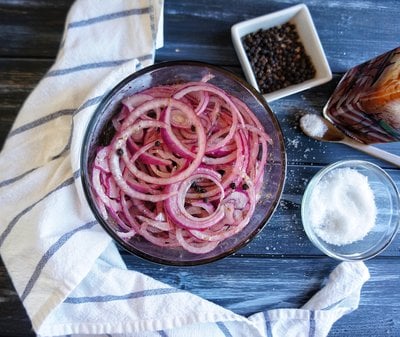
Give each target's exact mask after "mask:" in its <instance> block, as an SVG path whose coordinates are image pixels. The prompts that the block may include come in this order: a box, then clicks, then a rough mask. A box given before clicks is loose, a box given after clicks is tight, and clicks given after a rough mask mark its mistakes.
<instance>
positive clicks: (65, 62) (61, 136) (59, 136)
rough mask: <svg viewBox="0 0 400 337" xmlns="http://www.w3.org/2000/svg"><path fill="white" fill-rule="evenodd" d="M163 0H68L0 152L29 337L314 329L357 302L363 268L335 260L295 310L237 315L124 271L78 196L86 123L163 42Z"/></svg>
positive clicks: (1, 241) (3, 243)
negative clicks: (50, 60)
mask: <svg viewBox="0 0 400 337" xmlns="http://www.w3.org/2000/svg"><path fill="white" fill-rule="evenodd" d="M162 20H163V2H162V0H136V1H133V0H103V1H98V0H77V1H76V2H75V3H74V4H73V5H72V7H71V10H70V12H69V14H68V17H67V21H66V26H65V32H64V36H63V39H62V43H61V46H60V51H59V53H58V55H57V58H56V61H55V64H54V65H53V66H52V68H51V69H50V70H49V71H48V72H47V74H46V75H45V76H44V78H43V79H42V80H41V81H40V83H39V84H38V86H37V88H36V89H35V90H34V91H33V92H32V93H31V95H30V96H29V97H28V99H27V100H26V102H25V103H24V105H23V107H22V109H21V111H20V113H19V115H18V117H17V119H16V121H15V123H14V125H13V128H12V130H11V132H10V133H9V136H8V138H7V140H6V143H5V146H4V148H3V150H2V152H1V154H0V203H1V205H2V212H1V215H0V217H1V222H0V253H1V257H2V259H3V261H4V263H5V265H6V267H7V270H8V272H9V274H10V276H11V278H12V281H13V284H14V286H15V288H16V290H17V292H18V294H19V296H20V298H21V301H22V302H23V304H24V306H25V308H26V311H27V313H28V315H29V317H30V319H31V321H32V325H33V328H34V330H35V332H36V333H37V334H38V335H40V336H64V335H74V336H80V335H82V336H85V335H86V336H88V335H90V336H96V335H99V336H100V335H103V336H104V335H107V336H110V335H113V336H114V335H118V334H120V335H121V336H140V337H152V336H158V337H159V336H169V337H174V336H175V337H179V336H185V337H191V336H193V337H194V336H215V337H218V336H233V337H239V336H255V337H257V336H264V337H265V336H325V335H326V334H327V333H328V332H329V329H330V328H331V325H332V324H333V323H334V322H335V321H336V320H337V319H339V318H340V317H341V316H342V315H343V314H345V313H348V312H350V311H352V310H354V309H355V308H357V306H358V301H359V296H360V289H361V287H362V285H363V283H364V282H365V281H366V280H367V279H368V276H369V274H368V270H367V268H366V267H365V265H364V264H363V263H353V264H351V263H343V264H340V265H339V266H338V267H337V268H336V269H335V270H334V272H333V273H332V274H331V277H330V279H329V281H328V283H327V285H325V287H324V288H323V289H322V290H321V291H320V293H318V294H317V295H315V296H314V297H313V299H312V300H311V301H310V302H309V303H308V304H307V305H306V306H305V307H304V308H302V309H281V310H272V311H265V312H263V313H258V314H255V315H253V316H251V317H243V316H240V315H237V314H235V313H233V312H231V311H229V310H226V309H224V308H222V307H220V306H218V305H216V304H213V303H211V302H209V301H206V300H204V299H202V298H200V297H198V296H195V295H193V294H190V293H189V292H185V291H182V290H179V289H175V288H172V287H170V286H168V285H166V284H163V283H161V282H159V281H157V280H154V279H152V278H150V277H147V276H146V275H143V274H141V273H138V272H135V271H133V270H128V269H127V268H126V266H125V265H124V263H123V261H122V259H121V257H120V255H119V252H118V250H117V248H116V247H115V245H114V244H113V243H112V241H111V239H110V237H109V236H108V235H107V234H106V233H105V232H104V231H103V229H102V228H101V227H100V226H99V225H98V224H97V223H96V221H95V220H94V217H93V215H92V214H91V212H90V210H89V207H88V205H87V203H86V201H85V199H84V198H83V196H82V186H81V184H80V179H79V175H80V167H79V153H80V144H81V141H82V138H83V133H84V131H85V128H86V125H87V123H88V120H89V119H90V117H91V115H92V114H93V112H94V110H95V108H96V107H97V105H98V104H99V102H100V101H101V99H102V98H103V97H104V96H105V95H106V94H107V93H108V92H109V91H110V89H111V88H113V87H114V86H115V85H116V84H117V83H118V82H120V81H121V80H122V79H123V78H125V77H126V76H127V75H129V74H131V73H133V72H134V71H135V70H137V69H139V68H142V67H146V66H148V65H150V64H152V63H153V61H154V53H155V50H156V49H157V48H158V47H160V46H161V45H162V36H163V31H162V28H163V26H162Z"/></svg>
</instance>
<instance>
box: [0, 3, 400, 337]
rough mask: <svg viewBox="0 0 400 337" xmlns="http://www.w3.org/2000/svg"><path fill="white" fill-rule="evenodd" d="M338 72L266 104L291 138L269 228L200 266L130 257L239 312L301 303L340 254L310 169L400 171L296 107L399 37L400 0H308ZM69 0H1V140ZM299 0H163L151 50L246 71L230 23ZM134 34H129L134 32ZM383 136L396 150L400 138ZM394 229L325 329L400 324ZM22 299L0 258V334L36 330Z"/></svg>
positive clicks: (52, 45)
mask: <svg viewBox="0 0 400 337" xmlns="http://www.w3.org/2000/svg"><path fill="white" fill-rule="evenodd" d="M304 3H305V4H306V5H307V6H308V7H309V10H310V12H311V15H312V17H313V19H314V23H315V26H316V28H317V31H318V33H319V36H320V39H321V42H322V45H323V47H324V49H325V52H326V55H327V58H328V62H329V64H330V66H331V69H332V71H333V73H334V78H333V80H332V81H330V82H329V83H327V84H325V85H322V86H319V87H317V88H314V89H311V90H307V91H304V92H302V93H299V94H296V95H292V96H289V97H286V98H282V99H279V100H277V101H274V102H272V103H271V104H270V106H271V108H272V110H273V111H274V112H275V114H276V116H277V117H278V119H279V121H280V123H281V126H282V129H283V133H284V137H285V143H286V149H287V159H288V171H287V181H286V185H285V189H284V192H283V196H282V200H281V202H280V204H279V207H278V209H277V211H276V212H275V214H274V216H273V217H272V219H271V220H270V221H269V223H268V225H267V226H266V227H265V228H264V230H263V231H262V232H261V233H260V234H259V235H258V236H257V237H256V238H255V239H254V240H253V241H252V242H251V243H250V244H248V245H247V246H246V247H245V248H243V249H242V250H240V251H239V252H237V253H236V254H235V255H234V256H231V257H228V258H225V259H223V260H221V261H218V262H215V263H211V264H208V265H203V266H200V267H191V268H179V267H164V266H159V265H156V264H152V263H149V262H146V261H143V260H141V259H139V258H137V257H134V256H130V255H124V259H125V261H126V263H127V264H128V266H129V267H130V268H132V269H136V270H138V271H141V272H144V273H147V274H148V275H150V276H153V277H155V278H157V279H159V280H161V281H164V282H166V283H168V284H170V285H172V286H175V287H179V288H181V289H187V290H189V291H191V292H193V293H195V294H198V295H200V296H202V297H204V298H206V299H209V300H211V301H214V302H216V303H218V304H221V305H223V306H225V307H226V308H229V309H231V310H233V311H235V312H237V313H240V314H244V315H248V314H251V313H254V312H257V311H259V310H263V309H267V308H283V307H299V306H301V305H302V304H304V303H305V302H306V301H307V300H308V299H309V298H310V296H312V295H313V294H314V293H315V292H316V291H317V290H318V289H319V288H320V287H321V285H322V284H323V282H324V280H325V278H326V277H327V276H328V274H329V272H330V271H331V270H332V269H333V268H334V267H335V266H336V265H337V264H338V262H337V261H335V260H333V259H330V258H328V257H326V256H324V255H323V254H321V252H320V251H318V250H317V249H316V248H315V247H314V246H313V245H312V244H311V243H310V241H309V240H308V238H307V237H306V235H305V233H304V230H303V227H302V222H301V217H300V204H299V200H300V199H301V196H302V194H303V192H304V189H305V187H306V185H307V182H308V181H309V179H310V178H311V177H312V176H313V175H314V174H315V173H316V172H317V171H318V170H319V169H320V168H321V167H323V166H325V165H327V164H329V163H332V162H334V161H337V160H340V159H363V160H368V161H371V162H374V163H376V164H378V165H380V166H381V167H383V168H384V169H385V170H386V171H387V172H388V173H389V174H390V176H391V177H392V178H393V179H394V180H395V181H396V183H397V184H400V171H399V170H398V169H396V168H393V167H391V166H390V165H388V164H386V163H385V162H382V161H379V160H376V159H374V158H372V157H369V156H367V155H364V154H362V153H360V152H357V151H355V150H353V149H350V148H347V147H345V146H344V145H339V144H327V143H320V142H316V141H314V140H311V139H309V138H307V137H306V136H304V135H303V134H302V132H301V131H300V129H299V127H298V116H299V115H300V114H302V113H304V112H320V111H321V109H322V107H323V106H324V105H325V103H326V101H327V99H328V98H329V96H330V94H331V93H332V91H333V89H334V88H335V86H336V84H337V83H338V80H339V79H340V78H341V76H342V75H343V73H344V72H345V71H346V70H347V69H349V68H350V67H352V66H355V65H357V64H359V63H361V62H363V61H366V60H368V59H371V58H373V57H374V56H377V55H379V54H382V53H384V52H386V51H388V50H391V49H393V48H395V47H398V46H399V45H400V35H399V33H400V20H399V14H400V2H399V1H398V0H382V1H379V0H368V1H362V0H351V1H346V0H335V1H318V0H305V1H304ZM71 4H72V0H57V1H50V0H47V1H46V0H0V145H2V144H3V142H4V139H5V137H6V135H7V133H8V131H9V130H10V128H11V125H12V123H13V120H14V119H15V116H16V115H17V113H18V110H19V108H20V107H21V104H22V103H23V101H24V100H25V98H26V97H27V95H28V94H29V92H31V90H32V89H33V88H34V87H35V86H36V84H37V83H38V81H39V80H40V78H41V77H42V76H43V75H44V73H45V72H46V70H47V69H48V68H49V67H50V66H51V65H52V62H53V60H54V58H55V55H56V52H57V49H58V46H59V43H60V39H61V34H62V31H63V26H64V20H65V17H66V14H67V11H68V9H69V7H70V6H71ZM295 4H297V2H296V1H294V0H281V1H279V0H268V1H266V0H251V1H249V0H234V1H225V0H212V1H210V0H196V1H190V0H184V1H182V0H166V1H165V26H164V27H165V32H164V34H165V46H164V47H163V48H162V49H160V50H158V51H157V58H156V61H157V62H159V61H165V60H178V59H192V60H199V61H206V62H210V63H213V64H216V65H220V66H222V67H226V68H227V69H230V70H233V71H234V72H236V73H238V74H239V75H241V76H242V73H241V69H240V65H239V62H238V59H237V57H236V55H235V52H234V49H233V46H232V42H231V37H230V27H231V26H232V25H233V24H235V23H237V22H240V21H242V20H245V19H250V18H252V17H256V16H259V15H262V14H266V13H270V12H273V11H276V10H280V9H283V8H287V7H290V6H291V5H295ZM131 43H134V41H132V42H131ZM382 147H383V148H385V149H387V150H388V151H391V152H393V153H395V154H398V155H400V146H399V144H397V143H393V144H387V145H385V146H382ZM399 248H400V237H399V236H398V237H396V239H395V240H394V242H393V243H392V244H391V245H390V246H389V247H388V249H386V251H385V252H384V253H382V254H381V255H380V256H379V257H376V258H374V259H372V260H369V261H367V262H366V264H367V266H368V268H369V270H370V273H371V279H370V280H369V281H368V282H367V283H366V284H365V286H364V288H363V290H362V295H361V303H360V307H359V309H358V310H356V311H355V312H353V313H351V314H349V315H347V316H345V317H343V318H342V319H341V320H339V321H338V322H337V323H336V324H335V325H334V327H333V329H332V330H331V333H330V336H352V337H358V336H400V291H399V289H400V276H399V274H400V256H399ZM33 335H34V333H33V332H32V330H31V325H30V322H29V319H28V317H27V316H26V313H25V311H24V308H23V306H22V304H21V302H20V300H19V298H18V296H17V294H16V292H15V290H14V288H13V286H12V282H11V280H10V278H9V276H8V274H7V271H6V269H5V267H4V265H3V264H2V263H1V262H0V336H1V337H2V336H33Z"/></svg>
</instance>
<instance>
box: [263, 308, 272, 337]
mask: <svg viewBox="0 0 400 337" xmlns="http://www.w3.org/2000/svg"><path fill="white" fill-rule="evenodd" d="M264 319H265V328H266V330H267V337H272V327H271V320H270V318H269V314H268V311H264Z"/></svg>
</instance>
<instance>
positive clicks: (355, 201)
mask: <svg viewBox="0 0 400 337" xmlns="http://www.w3.org/2000/svg"><path fill="white" fill-rule="evenodd" d="M309 209H310V213H309V217H310V223H311V227H312V228H313V230H314V232H315V233H316V234H317V235H318V236H319V237H320V238H321V239H322V240H324V241H325V242H327V243H330V244H333V245H338V246H341V245H346V244H350V243H353V242H355V241H358V240H361V239H363V238H364V237H365V236H366V235H367V234H368V233H369V231H370V230H371V229H372V228H373V227H374V225H375V218H376V213H377V210H376V205H375V198H374V193H373V191H372V189H371V187H370V185H369V183H368V178H367V177H366V176H364V175H363V174H361V173H360V172H358V171H356V170H354V169H351V168H341V169H336V170H333V171H332V172H330V173H328V174H327V175H326V176H325V177H324V178H322V179H321V181H319V183H318V184H317V186H316V187H315V188H314V190H313V192H312V194H311V196H310V208H309Z"/></svg>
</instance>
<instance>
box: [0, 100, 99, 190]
mask: <svg viewBox="0 0 400 337" xmlns="http://www.w3.org/2000/svg"><path fill="white" fill-rule="evenodd" d="M105 95H107V93H105V94H104V95H101V96H96V97H93V98H91V99H88V100H87V101H86V102H85V103H84V104H82V105H81V106H80V107H79V108H78V109H65V110H60V111H56V112H53V113H51V114H49V115H47V116H44V117H41V118H39V119H37V120H35V121H32V122H30V123H27V124H24V125H22V126H20V127H19V128H17V129H15V130H14V132H11V133H13V134H11V133H10V135H9V136H8V137H12V136H14V135H16V134H19V133H22V132H24V131H28V130H31V129H33V128H35V127H37V126H39V125H42V124H44V123H47V122H50V121H52V120H54V119H56V118H58V117H60V116H64V115H67V114H69V112H70V111H72V115H75V114H77V113H78V112H80V111H82V110H83V109H86V108H87V107H89V106H92V105H95V104H97V103H99V102H100V101H101V100H102V99H103V97H104V96H105ZM17 130H18V131H17ZM71 137H72V127H71V133H70V137H69V139H68V142H67V144H66V145H65V147H64V149H63V150H61V152H60V153H59V154H57V155H55V156H53V157H52V160H54V159H57V158H59V157H61V155H63V154H64V153H65V152H66V151H68V150H69V148H70V146H71ZM36 169H37V167H35V168H32V169H29V170H28V171H26V172H24V173H21V174H19V175H18V176H16V177H13V178H10V179H6V180H3V181H0V188H1V187H4V186H7V185H10V184H12V183H15V182H16V181H18V180H20V179H22V178H23V177H25V176H26V175H27V174H29V173H31V172H33V171H35V170H36Z"/></svg>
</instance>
